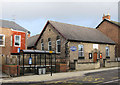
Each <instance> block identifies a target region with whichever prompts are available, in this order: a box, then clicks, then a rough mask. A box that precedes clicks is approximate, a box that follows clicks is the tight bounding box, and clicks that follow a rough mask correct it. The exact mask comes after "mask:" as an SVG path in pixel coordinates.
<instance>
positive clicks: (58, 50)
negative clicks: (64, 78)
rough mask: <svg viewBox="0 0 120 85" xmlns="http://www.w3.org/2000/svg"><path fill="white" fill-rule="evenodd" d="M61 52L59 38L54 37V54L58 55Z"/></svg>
mask: <svg viewBox="0 0 120 85" xmlns="http://www.w3.org/2000/svg"><path fill="white" fill-rule="evenodd" d="M60 52H61V41H60V37H59V36H57V37H56V53H60Z"/></svg>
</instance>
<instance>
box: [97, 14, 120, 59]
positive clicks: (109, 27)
mask: <svg viewBox="0 0 120 85" xmlns="http://www.w3.org/2000/svg"><path fill="white" fill-rule="evenodd" d="M110 17H111V16H110V15H109V14H107V15H105V14H104V15H103V17H102V18H103V21H102V22H101V23H100V24H99V25H98V26H97V27H96V29H97V30H99V31H101V32H102V33H104V34H105V35H106V36H107V37H109V38H110V39H111V40H113V41H114V42H115V44H116V47H115V52H116V53H115V54H116V55H115V56H116V59H117V60H119V61H120V22H116V21H112V20H110Z"/></svg>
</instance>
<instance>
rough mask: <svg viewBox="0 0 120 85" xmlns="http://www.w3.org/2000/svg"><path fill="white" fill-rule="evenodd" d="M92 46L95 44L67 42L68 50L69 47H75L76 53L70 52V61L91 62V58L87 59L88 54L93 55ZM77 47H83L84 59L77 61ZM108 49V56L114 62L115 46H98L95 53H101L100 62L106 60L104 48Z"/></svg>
mask: <svg viewBox="0 0 120 85" xmlns="http://www.w3.org/2000/svg"><path fill="white" fill-rule="evenodd" d="M93 44H96V43H82V42H69V48H70V47H71V46H75V47H76V48H77V50H76V51H71V50H70V61H71V62H74V60H78V62H93V58H92V59H89V53H94V49H93ZM78 45H84V57H85V58H84V59H78ZM106 46H108V47H109V51H110V52H109V55H110V59H109V60H111V61H114V60H115V45H108V44H98V50H97V53H98V52H99V51H100V53H102V56H103V57H102V60H103V59H106V49H105V47H106Z"/></svg>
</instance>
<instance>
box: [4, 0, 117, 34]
mask: <svg viewBox="0 0 120 85" xmlns="http://www.w3.org/2000/svg"><path fill="white" fill-rule="evenodd" d="M34 1H35V0H34ZM34 1H33V2H2V19H6V20H12V19H13V18H15V22H17V23H18V24H20V25H21V26H23V27H25V28H26V29H28V30H30V31H31V34H32V35H35V34H38V33H40V32H41V30H42V29H43V27H44V25H45V23H46V21H47V20H54V21H59V22H64V23H70V24H75V25H80V26H85V27H92V28H95V27H96V26H97V25H98V24H99V23H100V22H101V21H102V16H103V13H105V14H107V13H108V12H109V13H110V15H111V20H114V21H118V2H117V0H116V2H94V1H92V2H47V1H46V2H34ZM99 1H100V0H99Z"/></svg>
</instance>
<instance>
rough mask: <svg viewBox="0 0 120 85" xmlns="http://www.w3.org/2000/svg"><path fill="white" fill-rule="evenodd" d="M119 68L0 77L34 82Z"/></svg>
mask: <svg viewBox="0 0 120 85" xmlns="http://www.w3.org/2000/svg"><path fill="white" fill-rule="evenodd" d="M118 68H119V69H120V67H113V68H100V69H95V70H86V71H74V72H62V73H53V75H52V76H51V75H50V74H44V75H30V76H20V77H11V78H3V79H1V82H2V83H33V82H34V83H35V82H48V81H53V80H59V79H65V78H73V77H80V76H84V75H85V74H88V73H95V72H101V71H107V70H114V69H118Z"/></svg>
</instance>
